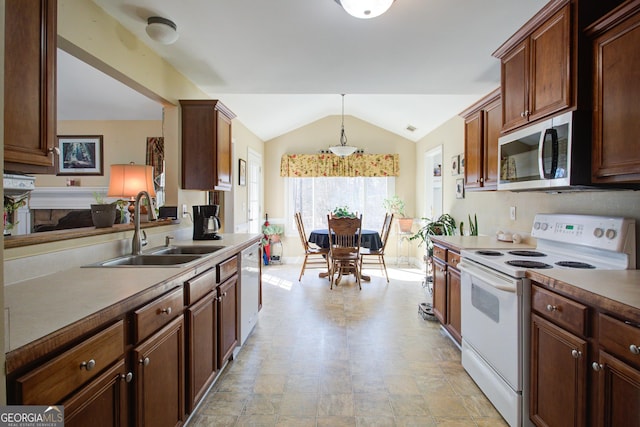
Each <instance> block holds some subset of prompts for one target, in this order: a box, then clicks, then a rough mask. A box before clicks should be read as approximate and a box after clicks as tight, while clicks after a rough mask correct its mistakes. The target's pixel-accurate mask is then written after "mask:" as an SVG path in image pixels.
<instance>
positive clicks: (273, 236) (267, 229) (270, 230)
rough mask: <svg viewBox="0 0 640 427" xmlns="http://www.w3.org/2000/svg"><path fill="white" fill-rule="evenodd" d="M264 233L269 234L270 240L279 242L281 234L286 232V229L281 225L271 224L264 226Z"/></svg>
mask: <svg viewBox="0 0 640 427" xmlns="http://www.w3.org/2000/svg"><path fill="white" fill-rule="evenodd" d="M262 234H264V235H265V236H267V238H268V239H269V241H270V242H279V241H280V238H281V236H282V235H283V234H284V229H283V228H282V226H280V225H277V224H269V225H266V226H262Z"/></svg>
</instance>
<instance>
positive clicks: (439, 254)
mask: <svg viewBox="0 0 640 427" xmlns="http://www.w3.org/2000/svg"><path fill="white" fill-rule="evenodd" d="M433 257H434V258H438V259H441V260H442V261H446V260H447V250H446V249H445V248H441V247H440V246H437V245H433Z"/></svg>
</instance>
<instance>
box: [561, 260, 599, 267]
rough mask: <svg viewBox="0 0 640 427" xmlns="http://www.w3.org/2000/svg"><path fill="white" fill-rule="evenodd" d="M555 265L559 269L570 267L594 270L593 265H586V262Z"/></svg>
mask: <svg viewBox="0 0 640 427" xmlns="http://www.w3.org/2000/svg"><path fill="white" fill-rule="evenodd" d="M556 265H559V266H560V267H570V268H596V266H595V265H591V264H587V263H586V262H579V261H558V262H556Z"/></svg>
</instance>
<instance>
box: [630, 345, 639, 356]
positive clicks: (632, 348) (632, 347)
mask: <svg viewBox="0 0 640 427" xmlns="http://www.w3.org/2000/svg"><path fill="white" fill-rule="evenodd" d="M629 351H630V352H631V353H633V354H635V355H638V354H640V348H638V346H637V345H635V344H631V345H630V346H629Z"/></svg>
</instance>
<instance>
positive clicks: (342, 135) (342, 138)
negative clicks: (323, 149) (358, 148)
mask: <svg viewBox="0 0 640 427" xmlns="http://www.w3.org/2000/svg"><path fill="white" fill-rule="evenodd" d="M340 145H342V146H344V145H347V134H346V133H345V131H344V93H343V94H342V130H341V131H340Z"/></svg>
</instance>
